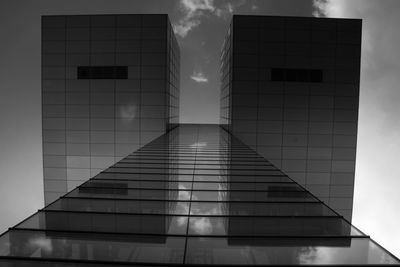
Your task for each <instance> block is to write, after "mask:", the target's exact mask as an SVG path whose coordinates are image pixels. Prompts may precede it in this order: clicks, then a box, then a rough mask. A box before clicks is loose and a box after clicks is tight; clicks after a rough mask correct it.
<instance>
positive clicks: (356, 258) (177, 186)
mask: <svg viewBox="0 0 400 267" xmlns="http://www.w3.org/2000/svg"><path fill="white" fill-rule="evenodd" d="M129 263H134V264H136V265H138V266H142V265H146V266H149V265H150V266H159V265H165V264H167V265H168V264H169V265H182V264H185V265H265V264H272V265H273V264H277V265H282V264H296V265H298V264H304V265H324V264H333V265H335V264H345V265H348V264H355V265H365V264H382V265H387V264H399V263H400V262H399V261H398V259H396V258H395V257H394V256H392V255H390V254H389V253H388V252H387V251H385V250H384V249H383V248H382V247H380V246H379V245H378V244H376V243H375V242H374V241H372V240H371V239H370V238H369V237H368V236H366V235H364V234H363V233H361V232H360V231H359V230H358V229H356V228H355V227H353V226H352V225H351V224H349V222H348V221H346V220H345V219H344V218H343V217H342V216H340V215H339V214H337V213H336V212H335V211H333V210H332V209H330V208H329V207H328V206H326V205H325V204H324V203H323V202H321V201H320V200H319V199H318V198H316V197H315V196H314V195H312V194H310V193H309V192H308V191H307V190H305V189H304V188H303V187H302V186H300V185H299V184H297V183H296V182H294V181H293V180H292V179H290V178H289V177H288V176H287V175H285V174H284V173H283V172H281V171H280V170H279V169H278V168H276V167H275V166H274V165H272V164H271V163H270V162H269V161H267V160H266V159H264V158H263V157H261V156H260V155H258V154H257V153H256V152H255V151H254V150H252V149H250V148H249V147H248V146H246V145H245V144H243V143H242V142H241V141H239V140H238V139H236V138H235V137H233V136H231V135H230V134H229V133H228V132H226V131H225V130H223V129H222V128H221V127H219V126H218V125H180V126H179V127H177V128H175V129H174V130H172V131H170V132H169V133H167V134H165V135H163V136H161V137H159V138H157V139H156V140H154V141H153V142H151V143H149V144H148V145H146V146H144V147H142V148H141V149H139V150H138V151H136V152H134V153H131V154H129V155H128V156H127V157H125V158H123V159H122V160H120V161H119V162H117V163H116V164H114V165H113V166H111V167H110V168H108V169H106V170H104V171H102V172H100V173H99V174H97V175H96V176H95V177H93V178H91V179H90V180H88V181H87V182H85V183H84V184H82V185H80V186H78V187H77V188H76V189H74V190H72V191H71V192H69V193H68V194H66V195H64V196H62V197H61V198H60V199H58V200H56V201H55V202H53V203H51V204H50V205H48V206H46V207H45V208H44V209H42V210H39V211H38V212H37V213H35V214H34V215H32V216H31V217H29V218H28V219H26V220H25V221H23V222H21V223H20V224H18V225H16V226H15V227H12V228H10V230H9V231H8V232H6V233H5V234H3V235H2V236H1V237H0V265H1V266H116V265H119V264H122V265H125V264H129Z"/></svg>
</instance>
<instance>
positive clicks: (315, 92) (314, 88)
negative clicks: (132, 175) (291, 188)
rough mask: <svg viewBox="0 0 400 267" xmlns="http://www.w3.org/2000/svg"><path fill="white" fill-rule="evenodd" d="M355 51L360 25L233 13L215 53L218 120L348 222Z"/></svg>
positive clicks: (354, 117) (355, 113) (353, 138)
mask: <svg viewBox="0 0 400 267" xmlns="http://www.w3.org/2000/svg"><path fill="white" fill-rule="evenodd" d="M360 47H361V20H357V19H346V20H343V19H330V18H329V19H327V18H305V17H302V18H300V17H274V16H246V15H243V16H241V15H237V16H233V19H232V22H231V25H230V27H229V29H228V33H227V34H226V37H225V42H224V45H223V49H222V52H221V96H220V97H221V100H220V101H221V112H220V114H221V115H220V116H221V120H220V123H221V124H222V125H224V127H225V128H226V129H228V130H230V131H231V132H232V133H233V134H234V135H235V136H236V137H238V138H239V139H240V140H241V141H243V142H244V143H245V144H247V145H249V146H250V147H251V148H253V149H255V150H256V151H257V152H258V153H259V154H260V155H262V156H263V157H265V158H267V159H268V160H269V161H270V162H271V163H273V164H274V165H275V166H277V167H278V168H280V169H281V170H282V171H284V172H285V173H286V174H288V175H289V176H290V177H291V178H292V179H294V180H295V181H297V182H298V183H300V184H301V185H303V186H304V187H306V188H307V189H308V190H310V191H311V192H313V194H315V195H316V196H317V197H319V198H320V199H322V200H324V201H326V202H327V203H328V204H329V205H330V206H331V207H332V208H334V209H335V210H337V211H339V212H340V213H341V214H342V215H343V216H345V217H346V218H347V219H349V220H351V215H352V203H353V189H352V188H353V186H354V169H355V152H356V139H357V120H358V97H359V73H360V51H361V48H360ZM277 70H278V72H279V71H280V72H284V73H278V74H282V75H283V74H284V76H285V77H276V76H279V75H277V73H274V72H276V71H277ZM291 72H293V73H291ZM311 72H318V79H317V80H313V79H311V76H310V75H311ZM271 74H273V75H271ZM286 76H287V77H286ZM319 78H321V79H319ZM315 81H318V82H315ZM337 177H341V179H338V178H337ZM343 186H347V188H346V189H344V187H343ZM337 187H341V188H342V189H343V190H340V191H341V194H340V195H338V194H337V193H336V192H337V191H336V190H335V189H333V188H337Z"/></svg>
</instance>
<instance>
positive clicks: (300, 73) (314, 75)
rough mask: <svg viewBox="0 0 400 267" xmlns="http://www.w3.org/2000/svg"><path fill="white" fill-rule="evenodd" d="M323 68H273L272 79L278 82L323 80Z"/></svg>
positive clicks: (316, 81)
mask: <svg viewBox="0 0 400 267" xmlns="http://www.w3.org/2000/svg"><path fill="white" fill-rule="evenodd" d="M322 77H323V74H322V70H312V69H280V68H273V69H271V81H276V82H312V83H321V82H322Z"/></svg>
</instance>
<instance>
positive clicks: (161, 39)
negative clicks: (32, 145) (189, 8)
mask: <svg viewBox="0 0 400 267" xmlns="http://www.w3.org/2000/svg"><path fill="white" fill-rule="evenodd" d="M54 21H57V23H54ZM147 21H151V23H148V22H147ZM179 62H180V54H179V46H178V43H177V41H176V38H175V35H174V33H173V29H172V26H171V24H170V22H169V20H168V16H167V15H107V16H105V15H87V16H86V15H83V16H43V18H42V99H43V101H42V102H43V103H42V104H43V105H42V106H43V108H42V113H43V114H42V115H43V162H44V173H45V175H44V191H45V202H46V204H48V203H50V202H52V201H54V200H55V199H56V198H57V196H61V195H63V194H65V193H66V192H68V191H70V190H72V189H74V188H75V187H76V186H77V185H79V184H80V183H82V182H83V181H85V180H87V179H88V178H90V177H92V176H93V175H95V174H98V173H99V172H100V171H102V170H104V169H105V168H107V167H109V166H110V165H112V164H114V163H115V162H117V161H118V160H120V159H121V158H122V157H125V156H126V155H128V154H129V153H131V152H132V151H135V150H137V149H138V148H140V147H141V146H143V145H145V144H147V143H148V142H150V141H151V140H153V139H155V138H156V137H158V136H160V135H161V134H163V133H165V132H166V131H167V130H168V129H167V127H169V128H173V127H175V125H176V124H177V123H178V114H179V69H180V66H179ZM82 68H85V69H88V68H90V69H91V70H92V72H93V73H92V74H93V75H89V76H88V75H86V76H80V75H78V70H79V69H81V70H82ZM116 68H120V69H123V73H122V74H123V75H115V74H116V72H115V71H116V70H117V69H116ZM107 70H108V72H107ZM110 71H111V72H110ZM114 72H115V73H114ZM96 73H97V74H96ZM118 73H119V72H118ZM80 74H82V73H80ZM94 74H96V75H94ZM92 76H93V77H92ZM82 78H83V79H82ZM89 78H92V79H89Z"/></svg>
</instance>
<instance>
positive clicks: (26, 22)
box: [0, 0, 400, 257]
mask: <svg viewBox="0 0 400 267" xmlns="http://www.w3.org/2000/svg"><path fill="white" fill-rule="evenodd" d="M399 12H400V1H396V0H393V1H389V0H351V1H349V0H331V1H329V0H328V1H318V0H314V1H313V0H302V1H301V0H291V1H283V0H275V1H267V0H260V1H257V0H237V1H223V0H220V1H219V0H214V1H213V0H197V1H196V0H143V1H139V0H64V1H60V0H35V1H30V0H25V1H22V0H8V1H7V0H2V1H1V2H0V36H1V42H0V123H1V124H0V125H1V128H0V232H3V231H5V230H6V229H7V228H8V227H10V226H13V225H15V224H16V223H17V222H19V221H21V220H22V219H23V218H26V217H27V216H28V215H29V214H31V213H33V212H35V211H36V210H37V209H39V208H42V207H43V182H42V177H43V173H42V144H41V100H40V90H41V88H40V16H41V15H62V14H119V13H128V14H129V13H132V14H134V13H168V14H169V15H170V20H171V22H172V23H173V25H174V26H175V29H176V34H177V35H178V42H179V45H180V48H181V103H180V105H181V113H180V118H181V122H201V123H217V122H218V117H219V53H220V48H221V45H222V41H223V38H224V36H225V34H226V31H227V26H228V24H229V21H230V19H231V15H232V14H261V15H295V16H313V15H314V16H328V17H349V18H362V19H363V44H362V63H361V64H362V66H361V93H360V115H359V127H358V148H357V162H356V164H357V166H356V184H355V199H354V212H353V214H354V215H353V224H354V225H355V226H357V227H359V228H360V229H361V230H363V231H364V232H366V233H367V234H369V235H371V237H372V238H373V239H375V240H376V241H378V242H379V243H381V244H382V245H383V246H384V247H386V248H387V249H389V251H391V252H393V253H394V254H396V255H397V256H398V257H400V227H398V225H399V222H400V209H399V208H398V207H397V205H398V203H400V194H399V188H400V164H399V162H398V161H399V160H400V138H399V137H400V123H399V122H400V119H399V114H400V105H399V103H400V89H399V86H400V53H399V48H400V31H399V26H400V16H399V15H398V14H399Z"/></svg>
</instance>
